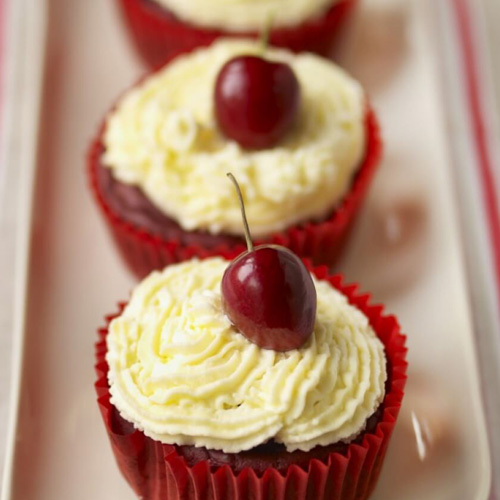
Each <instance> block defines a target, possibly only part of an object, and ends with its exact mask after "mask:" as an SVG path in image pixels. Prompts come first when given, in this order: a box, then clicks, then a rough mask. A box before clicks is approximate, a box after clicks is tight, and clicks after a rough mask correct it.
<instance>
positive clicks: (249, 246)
mask: <svg viewBox="0 0 500 500" xmlns="http://www.w3.org/2000/svg"><path fill="white" fill-rule="evenodd" d="M226 175H227V176H228V177H229V178H230V179H231V182H232V183H233V184H234V187H235V188H236V192H237V193H238V200H239V201H240V208H241V216H242V217H243V227H244V229H245V239H246V240H247V249H248V251H249V252H252V251H253V243H252V236H251V235H250V228H249V227H248V221H247V215H246V213H245V204H244V203H243V195H242V194H241V189H240V185H239V184H238V181H237V180H236V179H235V177H234V175H233V174H232V173H230V172H228V173H227V174H226Z"/></svg>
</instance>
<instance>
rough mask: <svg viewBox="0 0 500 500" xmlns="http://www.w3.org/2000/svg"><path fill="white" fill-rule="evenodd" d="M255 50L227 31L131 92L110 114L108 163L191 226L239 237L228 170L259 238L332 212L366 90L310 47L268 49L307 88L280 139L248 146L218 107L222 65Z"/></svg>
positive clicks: (344, 186)
mask: <svg viewBox="0 0 500 500" xmlns="http://www.w3.org/2000/svg"><path fill="white" fill-rule="evenodd" d="M258 50H260V49H259V45H258V44H256V43H255V42H252V41H241V40H231V41H230V40H221V41H219V42H216V43H215V44H214V45H212V46H211V47H209V48H204V49H199V50H197V51H195V52H193V53H191V54H188V55H184V56H182V57H179V58H177V59H176V60H174V61H173V62H172V63H171V64H169V65H167V66H166V67H165V68H164V69H163V70H161V71H160V72H158V73H156V74H154V75H152V76H151V77H149V78H148V79H146V80H145V81H144V82H143V83H142V84H140V85H139V86H137V87H136V88H134V89H133V90H131V91H130V92H128V93H127V94H126V95H125V96H124V98H123V99H122V100H121V101H120V102H119V104H118V106H117V107H116V109H115V110H114V111H112V112H111V113H110V115H109V116H108V120H107V126H106V130H105V134H104V146H105V153H104V154H103V157H102V163H103V165H104V166H106V167H109V168H111V170H112V173H113V176H114V177H115V178H116V179H117V180H119V181H121V182H124V183H128V184H132V185H134V186H138V187H139V188H141V190H142V191H143V192H144V193H145V195H146V196H147V197H148V199H149V200H150V201H151V202H152V203H153V204H154V205H155V206H156V207H158V209H159V210H161V211H162V212H163V213H164V214H165V215H166V216H168V217H170V218H172V219H174V220H176V221H177V222H178V223H179V224H180V226H181V227H182V228H183V229H185V230H188V231H191V230H202V231H207V232H209V233H212V234H219V233H224V234H231V235H236V236H242V232H243V229H242V225H241V218H240V211H239V206H238V202H237V198H236V197H235V195H234V189H233V186H232V185H231V183H230V182H228V180H227V178H226V175H225V174H226V173H227V172H232V173H233V174H234V175H235V176H236V178H237V179H238V182H239V184H240V187H241V189H242V191H243V196H244V198H245V202H246V210H247V216H248V219H249V223H250V225H251V227H252V233H253V235H254V236H255V237H258V238H260V237H266V236H269V235H270V234H272V233H274V232H276V231H282V230H284V229H286V228H288V227H290V226H292V225H294V224H297V223H301V222H304V221H309V220H316V219H323V218H325V217H327V216H328V215H329V214H330V213H331V212H332V210H333V209H334V208H335V207H336V206H337V205H338V204H339V203H340V202H341V201H342V199H343V197H344V196H345V194H346V192H347V191H348V189H349V187H350V185H351V182H352V178H353V176H354V174H355V172H356V170H357V168H358V167H359V165H360V163H361V160H362V158H363V155H364V152H365V127H364V116H365V98H364V94H363V91H362V89H361V87H360V86H359V84H358V83H356V82H355V81H354V80H353V79H352V78H350V77H349V76H348V75H347V74H346V73H345V72H344V71H342V70H341V69H340V68H338V67H337V66H335V65H334V64H333V63H331V62H329V61H326V60H324V59H322V58H320V57H318V56H315V55H312V54H302V55H293V54H291V53H289V52H287V51H282V50H269V51H268V52H267V57H269V58H271V59H276V60H280V61H286V62H287V63H288V64H290V65H291V66H292V68H293V70H294V71H295V74H296V75H297V77H298V79H299V81H300V85H301V93H302V107H301V110H300V112H299V116H298V119H297V120H296V123H295V126H294V128H293V129H292V130H291V131H290V132H289V134H288V135H287V136H286V137H285V138H284V139H283V141H282V142H281V143H280V144H279V145H278V146H276V147H274V148H271V149H264V150H259V151H247V150H244V149H242V148H241V147H240V146H239V145H238V144H237V143H236V142H235V141H232V140H230V139H228V138H226V137H224V136H223V135H222V134H221V132H220V131H219V128H218V126H217V123H216V119H215V116H214V109H213V107H214V99H213V92H214V86H215V81H216V78H217V75H218V73H219V70H220V69H221V67H222V66H223V65H224V64H225V63H226V62H227V61H228V60H229V59H231V58H233V57H235V56H237V55H241V54H254V53H256V52H257V51H258Z"/></svg>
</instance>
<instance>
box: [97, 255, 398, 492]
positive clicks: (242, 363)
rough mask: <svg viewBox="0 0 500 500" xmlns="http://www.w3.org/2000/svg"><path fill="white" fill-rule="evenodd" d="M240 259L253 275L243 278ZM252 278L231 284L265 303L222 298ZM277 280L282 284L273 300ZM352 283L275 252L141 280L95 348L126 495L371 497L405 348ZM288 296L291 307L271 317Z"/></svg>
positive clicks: (184, 266)
mask: <svg viewBox="0 0 500 500" xmlns="http://www.w3.org/2000/svg"><path fill="white" fill-rule="evenodd" d="M259 252H260V253H259ZM273 252H275V253H276V255H278V254H279V255H278V257H277V259H276V260H273V259H272V258H271V259H268V257H269V254H272V253H273ZM257 254H260V255H261V257H258V256H257ZM276 255H274V257H276ZM252 259H253V260H252ZM287 259H289V260H287ZM294 259H295V260H294ZM249 260H252V263H253V264H255V263H257V265H254V266H253V267H252V271H250V274H252V273H254V274H252V275H251V276H249V275H248V273H241V272H239V269H242V268H244V269H246V270H248V267H246V264H247V263H248V261H249ZM284 260H285V261H287V262H286V263H284ZM276 262H279V263H278V264H276ZM297 262H298V264H297ZM238 266H240V267H239V268H238ZM259 266H260V267H259ZM266 266H268V268H266ZM269 266H270V267H269ZM272 266H278V269H277V270H273V269H274V268H273V267H272ZM300 266H302V269H299V267H300ZM241 274H245V275H246V278H245V280H247V281H246V285H245V280H240V281H238V279H237V278H235V276H240V278H241ZM281 275H286V278H280V276H281ZM290 278H292V279H290ZM235 279H236V281H235ZM280 279H282V281H281V282H280ZM228 280H229V284H228ZM248 280H249V281H248ZM256 281H258V282H259V283H260V284H261V285H262V287H261V290H260V292H255V289H254V291H253V292H252V291H251V290H250V289H249V288H247V289H245V290H242V291H241V293H242V294H244V295H245V296H249V295H250V296H252V294H253V293H257V295H258V294H259V293H261V294H262V297H266V296H267V298H265V299H264V300H263V301H262V303H261V305H262V304H264V306H263V307H260V308H259V307H254V308H252V310H251V311H250V312H248V311H247V313H245V311H244V309H245V307H244V305H242V304H239V303H238V301H236V302H235V301H234V295H232V293H233V292H234V290H235V288H236V289H237V288H238V287H241V286H243V287H245V286H247V287H250V288H252V287H254V285H255V282H256ZM285 282H287V283H289V282H292V285H291V290H288V291H285V289H283V293H280V294H275V295H274V296H273V294H272V293H271V290H270V288H272V289H273V290H274V291H276V290H277V289H279V288H280V287H282V286H284V283H285ZM250 283H252V284H250ZM273 286H274V288H273ZM257 288H258V287H257ZM356 289H357V287H355V286H345V285H343V284H342V282H341V279H340V278H339V277H335V276H330V275H328V272H327V269H326V268H325V267H323V268H316V269H313V270H312V272H311V273H310V272H309V270H307V269H306V268H305V266H304V265H303V264H302V262H301V261H300V260H299V259H298V258H297V257H295V256H294V255H293V254H291V252H289V251H288V250H286V249H284V248H279V247H276V246H268V247H257V248H256V249H255V250H253V251H251V252H247V253H245V254H244V255H243V256H242V257H240V258H239V259H238V260H236V261H234V262H233V263H230V262H229V261H228V260H225V259H224V258H222V257H210V258H207V259H203V260H199V259H193V260H190V261H185V262H183V263H180V264H174V265H171V266H168V267H167V268H165V269H164V270H163V271H155V272H153V273H151V274H150V275H149V276H148V277H147V278H146V279H145V280H143V281H142V282H141V283H140V284H139V285H138V286H137V287H136V288H135V290H134V291H133V293H132V295H131V298H130V300H129V302H128V304H126V305H125V304H122V305H121V307H120V311H119V312H118V314H116V315H114V316H112V317H110V318H108V325H107V326H106V327H105V328H103V329H101V330H100V332H99V342H98V344H97V348H96V357H97V364H96V369H97V374H98V380H97V383H96V390H97V395H98V403H99V407H100V410H101V412H102V416H103V419H104V423H105V426H106V430H107V433H108V435H109V439H110V442H111V445H112V448H113V451H114V455H115V458H116V461H117V464H118V466H119V468H120V470H121V472H122V473H123V475H124V477H125V478H126V480H127V481H128V482H129V484H130V485H131V487H132V488H133V489H134V491H135V493H136V494H137V495H138V496H139V497H140V498H143V499H145V500H160V499H166V498H176V499H178V500H191V499H193V500H202V499H207V498H213V499H217V500H219V499H220V500H222V499H225V500H233V499H239V500H247V499H248V500H249V499H254V498H261V499H263V500H266V499H269V500H275V499H283V498H287V499H289V500H302V499H303V500H305V499H310V498H314V499H315V500H322V499H325V500H326V499H331V498H336V499H337V498H338V499H340V500H347V499H354V498H356V499H357V500H364V499H367V498H368V497H369V496H370V494H371V492H372V491H373V489H374V487H375V485H376V482H377V479H378V476H379V473H380V470H381V467H382V463H383V460H384V456H385V452H386V449H387V446H388V442H389V439H390V436H391V433H392V430H393V427H394V425H395V421H396V418H397V415H398V412H399V408H400V405H401V401H402V397H403V391H404V385H405V379H406V375H405V373H406V361H405V356H406V349H405V347H404V345H405V338H404V337H403V336H402V335H401V333H400V330H399V326H398V324H397V321H396V319H395V318H394V317H391V316H383V315H382V307H379V306H371V305H370V304H369V296H368V295H359V294H358V293H357V292H356ZM283 297H285V299H283ZM253 299H255V296H253V298H251V299H250V300H253ZM282 299H283V300H285V302H287V301H288V303H287V304H284V303H283V300H282ZM299 302H300V304H301V305H300V306H298V307H297V304H298V303H299ZM290 304H294V305H293V309H292V310H293V311H294V312H295V316H294V317H293V318H292V319H290V317H291V316H290V315H283V316H282V317H281V318H280V319H278V320H276V311H278V312H279V311H283V310H284V309H286V307H287V306H289V305H290ZM238 309H239V311H238ZM259 309H261V310H266V311H267V312H265V313H264V314H263V316H262V314H261V312H262V311H261V312H259ZM238 313H240V315H239V316H238ZM245 314H246V316H245ZM241 315H243V316H245V319H244V320H242V319H241V318H242V316H241ZM278 316H279V315H278ZM263 318H264V319H263ZM311 318H312V321H310V319H311ZM280 322H281V323H280ZM285 323H286V325H285ZM305 333H307V334H306V335H304V334H305Z"/></svg>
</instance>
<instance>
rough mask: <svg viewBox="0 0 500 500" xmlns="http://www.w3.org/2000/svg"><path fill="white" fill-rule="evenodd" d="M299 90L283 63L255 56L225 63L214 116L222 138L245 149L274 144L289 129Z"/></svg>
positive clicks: (218, 84)
mask: <svg viewBox="0 0 500 500" xmlns="http://www.w3.org/2000/svg"><path fill="white" fill-rule="evenodd" d="M299 104H300V86H299V82H298V80H297V77H296V76H295V74H294V72H293V71H292V69H291V68H290V66H288V65H287V64H284V63H279V62H273V61H268V60H266V59H263V58H261V57H257V56H241V57H236V58H234V59H231V60H230V61H228V62H227V63H226V64H225V65H224V67H223V68H222V69H221V71H220V73H219V75H218V78H217V82H216V84H215V115H216V117H217V122H218V124H219V127H220V128H221V130H222V131H223V132H224V134H225V135H226V136H227V137H229V138H231V139H234V140H235V141H236V142H238V143H239V144H240V145H241V146H242V147H244V148H247V149H263V148H269V147H272V146H274V145H275V144H277V143H278V142H279V141H280V140H281V139H282V138H283V136H284V135H285V134H286V132H287V131H288V130H289V129H290V127H291V126H292V124H293V122H294V119H295V116H296V114H297V112H298V109H299Z"/></svg>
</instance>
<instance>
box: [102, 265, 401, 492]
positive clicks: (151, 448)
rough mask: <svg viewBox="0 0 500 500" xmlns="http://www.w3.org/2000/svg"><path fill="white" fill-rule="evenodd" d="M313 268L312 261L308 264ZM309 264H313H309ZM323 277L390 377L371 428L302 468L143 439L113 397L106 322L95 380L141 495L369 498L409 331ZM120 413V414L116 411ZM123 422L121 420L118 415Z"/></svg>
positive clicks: (365, 298)
mask: <svg viewBox="0 0 500 500" xmlns="http://www.w3.org/2000/svg"><path fill="white" fill-rule="evenodd" d="M309 267H310V266H309ZM310 269H311V267H310ZM313 272H314V274H315V275H316V276H317V277H318V278H320V279H326V280H327V281H329V282H330V283H331V284H332V286H334V287H335V288H336V289H338V290H339V291H340V292H342V293H343V294H345V295H346V296H347V298H348V300H349V302H350V303H351V304H353V305H355V306H356V307H358V308H359V309H360V310H361V311H363V313H364V314H365V315H366V316H367V317H368V318H369V320H370V324H371V326H372V327H373V329H374V330H375V332H376V334H377V335H378V336H379V338H380V339H381V341H382V342H383V344H384V346H385V352H386V357H387V368H388V383H387V389H386V394H385V398H384V400H383V402H382V408H383V411H382V412H381V416H380V418H379V421H378V423H377V425H376V427H375V430H374V431H373V432H366V431H365V432H364V433H363V434H362V436H360V438H358V439H357V440H356V443H355V444H350V445H348V446H347V447H346V451H345V452H342V453H341V452H333V453H330V455H329V456H328V459H327V460H325V461H320V460H318V459H315V458H313V459H311V460H310V461H309V464H308V465H307V466H305V467H300V466H298V465H290V466H289V467H288V468H287V469H286V470H283V471H280V470H277V469H274V468H268V469H266V470H265V472H264V473H263V474H257V473H256V472H255V471H254V470H252V469H251V468H245V469H243V470H242V471H240V472H238V471H233V470H232V469H231V468H230V467H229V466H227V465H226V466H220V467H213V466H212V467H211V466H210V465H209V463H208V462H207V461H201V462H199V463H196V464H195V465H188V464H187V463H186V461H185V459H184V458H183V457H182V456H181V455H180V454H179V453H178V452H177V448H176V447H175V446H171V445H165V444H162V443H160V442H158V441H154V440H153V439H151V438H149V437H146V436H145V435H144V434H143V433H142V432H141V431H138V430H134V429H133V428H132V426H130V425H129V426H128V427H125V428H124V426H123V425H119V424H117V422H116V418H117V417H116V416H117V411H116V410H115V409H114V407H113V406H112V405H111V403H110V395H109V388H108V381H107V373H108V366H107V363H106V361H105V354H106V340H105V338H106V335H107V332H108V326H109V322H110V321H111V319H112V318H113V317H115V316H117V315H119V314H120V313H121V311H122V310H123V308H124V307H125V304H124V303H122V304H120V310H119V312H118V313H117V314H116V315H114V316H110V317H107V318H106V320H107V326H106V327H105V328H102V329H100V330H99V341H98V343H97V344H96V372H97V376H98V380H97V382H96V384H95V387H96V391H97V398H98V404H99V407H100V410H101V413H102V417H103V419H104V423H105V426H106V430H107V432H108V436H109V439H110V442H111V446H112V449H113V452H114V455H115V459H116V462H117V464H118V467H119V468H120V470H121V472H122V474H123V476H124V477H125V479H126V480H127V481H128V483H129V484H130V486H131V487H132V488H133V489H134V491H135V492H136V494H137V495H138V496H139V497H140V498H142V499H144V500H365V499H367V498H368V497H369V496H370V494H371V493H372V491H373V489H374V488H375V486H376V483H377V480H378V477H379V474H380V470H381V468H382V464H383V461H384V457H385V454H386V450H387V446H388V444H389V440H390V437H391V434H392V431H393V428H394V425H395V423H396V419H397V416H398V413H399V410H400V407H401V402H402V399H403V394H404V386H405V382H406V368H407V363H406V347H405V342H406V337H405V336H404V335H402V334H401V331H400V327H399V325H398V322H397V320H396V318H395V317H394V316H384V315H383V307H382V306H378V305H375V306H373V305H370V295H368V294H359V293H358V291H357V290H358V287H357V285H344V284H343V283H342V278H341V277H340V276H329V275H328V271H327V268H326V267H321V268H316V269H313ZM119 418H120V417H119ZM120 420H121V421H122V422H123V419H121V418H120Z"/></svg>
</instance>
